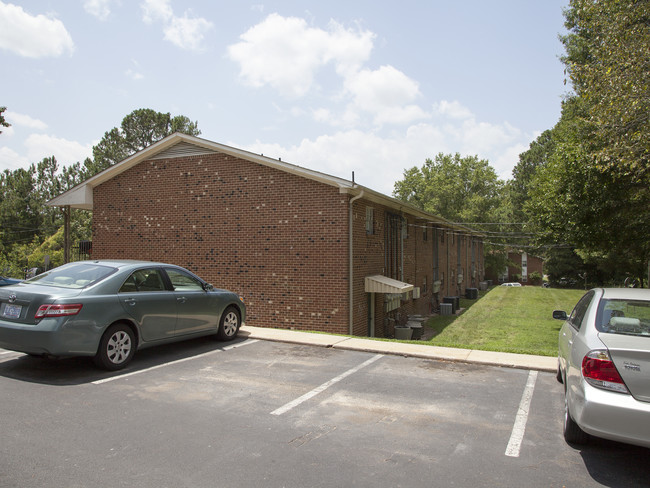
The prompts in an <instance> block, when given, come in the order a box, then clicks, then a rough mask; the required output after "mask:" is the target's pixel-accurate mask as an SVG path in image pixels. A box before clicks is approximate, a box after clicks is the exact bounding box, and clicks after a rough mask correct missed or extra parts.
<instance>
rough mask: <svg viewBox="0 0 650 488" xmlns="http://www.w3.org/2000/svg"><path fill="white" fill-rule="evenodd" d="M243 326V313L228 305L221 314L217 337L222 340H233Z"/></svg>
mask: <svg viewBox="0 0 650 488" xmlns="http://www.w3.org/2000/svg"><path fill="white" fill-rule="evenodd" d="M240 326H241V314H240V313H239V310H237V309H236V308H235V307H228V308H226V310H225V311H224V312H223V314H222V315H221V320H220V321H219V330H218V331H217V338H218V339H219V340H220V341H232V340H233V339H234V338H235V337H237V333H238V332H239V327H240Z"/></svg>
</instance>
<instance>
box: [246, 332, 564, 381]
mask: <svg viewBox="0 0 650 488" xmlns="http://www.w3.org/2000/svg"><path fill="white" fill-rule="evenodd" d="M240 335H241V336H244V337H249V338H251V339H260V340H264V341H277V342H288V343H291V344H305V345H311V346H321V347H331V348H334V349H345V350H350V351H364V352H372V353H377V354H394V355H398V356H411V357H416V358H423V359H440V360H444V361H458V362H463V363H477V364H486V365H491V366H503V367H508V368H519V369H533V370H537V371H548V372H551V373H554V372H555V371H556V370H557V358H554V357H547V356H532V355H528V354H512V353H507V352H491V351H474V350H469V349H455V348H451V347H437V346H425V345H424V344H411V343H404V342H397V341H376V340H372V339H364V338H361V337H347V336H336V335H328V334H315V333H311V332H299V331H295V330H286V329H269V328H266V327H250V326H248V325H245V326H243V327H242V328H241V331H240Z"/></svg>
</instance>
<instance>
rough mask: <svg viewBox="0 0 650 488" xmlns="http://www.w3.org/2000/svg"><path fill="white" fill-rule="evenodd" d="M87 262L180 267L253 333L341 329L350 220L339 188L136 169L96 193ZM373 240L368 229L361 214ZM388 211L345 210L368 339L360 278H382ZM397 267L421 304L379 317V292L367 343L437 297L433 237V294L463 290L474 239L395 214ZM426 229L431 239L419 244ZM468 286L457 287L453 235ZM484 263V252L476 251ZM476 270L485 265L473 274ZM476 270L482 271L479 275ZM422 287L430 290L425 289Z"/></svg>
mask: <svg viewBox="0 0 650 488" xmlns="http://www.w3.org/2000/svg"><path fill="white" fill-rule="evenodd" d="M93 198H94V210H93V257H94V258H96V259H102V258H124V259H144V260H152V261H162V262H168V263H173V264H178V265H180V266H184V267H187V268H188V269H190V270H191V271H193V272H195V273H196V274H198V275H199V276H201V277H202V278H204V279H206V280H207V281H209V282H210V283H212V284H213V285H215V286H216V287H221V288H227V289H230V290H233V291H235V292H238V293H240V294H241V295H242V296H243V297H244V298H245V301H246V304H247V310H248V317H247V323H248V324H249V325H254V326H261V327H279V328H294V329H302V330H321V331H328V332H333V333H348V331H349V286H348V279H349V275H348V263H349V257H348V256H349V243H348V232H349V227H348V215H349V200H350V198H351V197H350V196H348V195H345V194H341V193H339V190H338V188H335V187H332V186H329V185H327V184H324V183H319V182H315V181H312V180H309V179H307V178H304V177H301V176H297V175H293V174H290V173H287V172H285V171H281V170H279V169H274V168H270V167H267V166H263V165H260V164H257V163H253V162H250V161H246V160H242V159H239V158H236V157H233V156H228V155H225V154H212V155H204V156H192V157H183V158H174V159H160V160H150V161H144V162H142V163H140V164H138V165H137V166H135V167H133V168H131V169H129V170H127V171H125V172H124V173H122V174H120V175H118V176H116V177H114V178H112V179H111V180H109V181H107V182H106V183H104V184H102V185H100V186H98V187H97V188H95V190H94V195H93ZM369 206H370V207H372V208H373V232H372V233H370V234H369V233H367V232H366V208H367V207H369ZM388 213H391V214H400V211H399V210H397V209H395V208H390V207H389V206H386V205H384V204H378V203H376V202H374V201H369V200H368V199H367V198H361V199H358V200H356V201H355V202H354V203H353V209H352V227H353V235H354V241H353V242H354V246H353V256H354V259H353V270H354V278H353V308H352V315H353V323H354V327H353V333H354V334H355V335H361V336H364V335H367V333H368V309H369V303H368V301H369V294H368V293H366V292H365V277H366V276H369V275H374V274H379V275H384V276H388V275H390V273H389V272H388V270H387V269H386V247H387V240H386V223H387V217H386V216H387V214H388ZM402 217H403V218H404V219H406V224H407V227H406V229H407V233H406V237H405V238H404V239H403V241H402V243H403V246H404V251H403V255H404V258H403V271H400V272H398V273H397V274H398V275H397V276H393V277H394V278H396V279H400V280H402V279H403V281H406V282H407V283H411V284H413V285H415V286H417V287H419V288H420V289H421V292H422V293H421V297H420V298H419V299H413V298H412V295H411V296H409V298H408V300H405V301H403V302H402V303H401V308H400V309H399V310H397V311H393V312H389V313H386V312H385V310H384V303H385V296H384V295H382V294H376V295H375V311H376V316H375V335H376V336H379V337H381V336H392V333H393V331H392V328H391V327H390V324H391V321H389V320H388V319H389V318H393V319H395V318H397V317H398V316H402V317H406V315H411V314H422V315H427V314H428V313H429V312H430V305H431V302H432V298H433V296H434V295H433V284H434V276H433V243H434V240H437V241H438V249H439V250H438V258H439V259H438V261H439V264H438V265H439V279H441V280H442V281H443V287H442V289H441V290H440V292H439V294H438V296H439V297H440V298H442V297H444V296H455V295H460V294H464V291H465V288H467V287H470V285H471V287H476V286H477V282H478V281H480V280H481V279H482V276H478V279H477V278H474V277H472V276H471V247H469V248H468V247H467V246H471V242H472V240H471V239H470V238H461V237H460V236H459V235H456V233H455V231H452V230H450V229H443V228H438V230H437V232H436V233H434V229H433V225H432V224H431V223H430V222H426V221H424V220H418V219H416V218H415V217H414V216H412V215H407V214H402ZM424 227H426V228H427V230H426V232H427V239H426V240H424V237H423V233H424ZM459 238H461V252H460V258H461V267H462V268H463V274H464V281H463V283H461V284H458V269H457V268H458V244H457V243H458V239H459ZM476 260H477V263H482V261H483V257H482V248H481V249H480V251H477V255H476ZM481 269H482V267H481ZM477 274H478V273H477ZM425 283H426V289H425Z"/></svg>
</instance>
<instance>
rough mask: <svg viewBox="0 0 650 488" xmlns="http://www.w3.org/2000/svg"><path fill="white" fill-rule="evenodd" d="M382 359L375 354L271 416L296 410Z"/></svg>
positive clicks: (274, 411)
mask: <svg viewBox="0 0 650 488" xmlns="http://www.w3.org/2000/svg"><path fill="white" fill-rule="evenodd" d="M382 357H384V355H383V354H376V355H375V356H373V357H371V358H370V359H368V360H367V361H364V362H363V363H361V364H360V365H358V366H355V367H354V368H352V369H348V370H347V371H346V372H345V373H341V374H340V375H338V376H337V377H336V378H332V379H331V380H329V381H327V382H326V383H323V384H322V385H320V386H319V387H317V388H314V389H313V390H311V391H310V392H308V393H305V394H304V395H303V396H301V397H299V398H296V399H295V400H293V401H291V402H289V403H287V404H285V405H283V406H281V407H280V408H278V409H275V410H273V411H272V412H271V415H282V414H284V413H287V412H288V411H289V410H291V409H293V408H296V407H297V406H298V405H300V404H301V403H304V402H306V401H307V400H309V399H310V398H313V397H315V396H316V395H318V394H319V393H322V392H324V391H325V390H327V389H328V388H329V387H330V386H332V385H334V384H336V383H338V382H339V381H341V380H342V379H345V378H347V377H348V376H350V375H351V374H354V373H356V372H357V371H360V370H361V369H363V368H365V367H366V366H368V365H370V364H372V363H374V362H375V361H377V360H378V359H380V358H382Z"/></svg>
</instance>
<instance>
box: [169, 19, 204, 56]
mask: <svg viewBox="0 0 650 488" xmlns="http://www.w3.org/2000/svg"><path fill="white" fill-rule="evenodd" d="M211 28H212V22H208V21H207V20H205V19H202V18H198V17H197V18H189V17H188V16H187V12H186V13H185V14H184V15H183V17H173V18H172V20H171V21H170V22H169V24H168V25H167V26H166V27H165V28H164V32H165V40H167V41H169V42H171V43H172V44H174V45H176V46H178V47H180V48H183V49H188V50H190V51H198V50H200V49H201V44H202V43H203V39H204V37H205V34H206V33H207V32H208V31H209V30H210V29H211Z"/></svg>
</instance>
